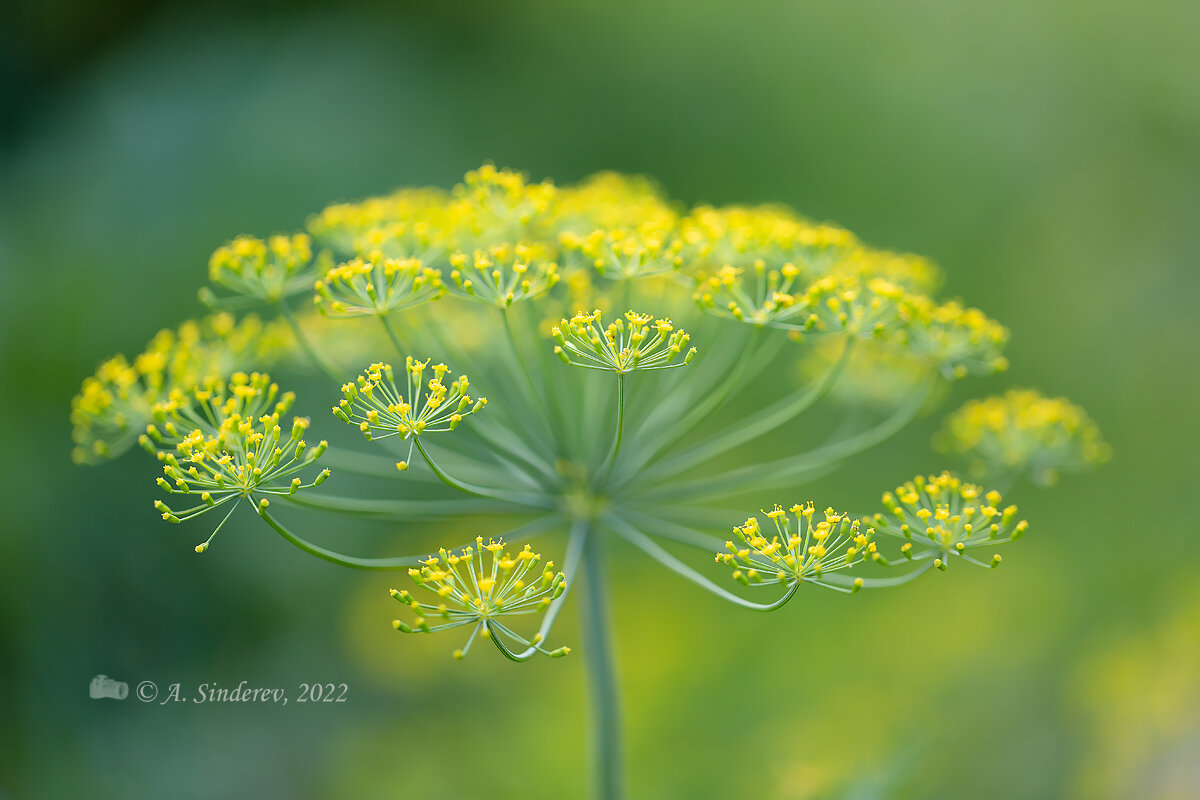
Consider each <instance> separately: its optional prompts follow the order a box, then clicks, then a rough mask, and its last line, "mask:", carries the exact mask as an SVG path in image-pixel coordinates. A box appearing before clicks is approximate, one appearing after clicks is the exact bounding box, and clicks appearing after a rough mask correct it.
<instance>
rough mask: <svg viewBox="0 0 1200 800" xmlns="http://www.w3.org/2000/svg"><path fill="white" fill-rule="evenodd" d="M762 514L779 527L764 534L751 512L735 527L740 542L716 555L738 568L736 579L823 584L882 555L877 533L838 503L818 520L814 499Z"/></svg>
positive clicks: (859, 583)
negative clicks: (834, 574)
mask: <svg viewBox="0 0 1200 800" xmlns="http://www.w3.org/2000/svg"><path fill="white" fill-rule="evenodd" d="M788 512H790V516H789V513H788ZM762 514H763V516H765V517H767V518H768V519H770V520H771V524H772V527H773V528H774V530H771V531H767V532H766V533H764V532H763V529H762V527H761V526H760V525H759V522H758V518H757V517H750V518H749V519H747V520H746V521H745V522H744V523H743V524H741V525H739V526H737V527H735V528H734V529H733V533H734V536H735V537H736V538H737V541H736V542H735V541H733V540H730V541H727V542H725V549H726V550H727V551H728V552H726V553H717V556H716V561H717V563H718V564H724V565H725V566H727V567H732V568H733V579H734V580H736V581H738V582H739V583H742V584H744V585H746V586H756V585H763V586H769V585H773V584H783V585H785V586H791V585H793V584H797V583H802V582H808V583H815V584H818V585H822V584H821V578H822V577H823V576H824V575H827V574H828V573H831V572H836V571H839V570H845V569H849V568H851V567H853V566H855V565H857V564H861V563H862V562H863V561H865V560H867V559H869V558H870V559H875V558H877V557H878V553H877V552H876V548H875V542H873V541H872V538H873V536H874V533H875V532H874V531H873V530H872V529H871V528H869V527H865V526H861V525H860V523H859V522H858V520H851V519H850V517H849V516H848V515H846V514H840V513H838V512H836V511H834V510H833V509H832V508H827V509H825V513H824V517H825V518H824V519H821V520H818V521H816V522H814V521H813V514H814V511H813V504H812V503H811V502H810V503H808V504H806V505H794V506H792V507H791V508H790V509H788V511H786V512H785V511H784V510H783V508H782V507H780V506H778V505H776V506H775V507H774V508H773V509H772V510H771V511H763V512H762ZM793 519H794V520H795V523H796V524H795V526H794V527H793V525H792V520H793ZM864 528H865V529H864ZM768 536H769V537H770V538H767V537H768ZM825 585H827V584H825ZM862 586H863V582H862V581H861V580H857V581H855V582H854V583H853V584H852V587H853V591H857V590H859V589H861V588H862Z"/></svg>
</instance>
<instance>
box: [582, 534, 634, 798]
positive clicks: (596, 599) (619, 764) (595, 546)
mask: <svg viewBox="0 0 1200 800" xmlns="http://www.w3.org/2000/svg"><path fill="white" fill-rule="evenodd" d="M585 535H586V537H587V538H586V539H585V540H584V543H583V548H584V551H583V559H582V561H583V572H584V580H583V596H582V598H581V599H582V602H581V604H580V636H581V638H582V640H583V641H582V644H583V658H584V662H585V663H584V666H585V669H586V671H587V683H588V698H589V702H590V705H591V708H590V712H591V720H592V742H591V748H592V797H593V800H622V798H624V797H625V776H624V772H625V770H624V754H623V752H622V742H621V699H620V694H619V691H618V689H617V674H616V665H615V664H614V663H613V659H614V653H613V639H612V620H611V617H610V611H611V610H610V608H609V602H610V600H609V592H608V568H607V563H606V561H605V558H606V555H607V554H606V548H605V542H604V539H603V538H602V537H603V534H601V532H600V531H599V530H597V528H596V526H595V525H593V526H591V527H590V528H589V529H588V531H587V532H586V534H585Z"/></svg>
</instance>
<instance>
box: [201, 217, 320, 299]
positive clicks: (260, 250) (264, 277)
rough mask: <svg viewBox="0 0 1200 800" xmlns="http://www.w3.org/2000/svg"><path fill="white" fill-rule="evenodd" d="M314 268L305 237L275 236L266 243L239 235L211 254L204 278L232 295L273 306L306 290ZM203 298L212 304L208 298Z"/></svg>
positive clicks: (212, 297)
mask: <svg viewBox="0 0 1200 800" xmlns="http://www.w3.org/2000/svg"><path fill="white" fill-rule="evenodd" d="M314 269H315V264H314V263H313V251H312V240H311V239H310V238H309V237H308V235H307V234H303V233H297V234H295V235H291V236H285V235H276V236H272V237H270V238H268V239H267V240H266V241H263V240H262V239H256V238H255V237H253V236H239V237H237V238H236V239H234V240H233V241H231V242H229V243H228V244H226V245H224V246H222V247H218V248H217V249H216V251H215V252H213V254H212V258H210V259H209V262H208V277H209V280H211V281H212V282H213V283H215V284H217V285H218V286H222V287H224V288H226V289H228V290H230V291H231V292H233V294H234V295H235V296H245V297H252V298H255V299H257V300H260V301H262V302H266V303H276V302H279V301H280V300H282V299H283V298H285V297H287V296H289V295H292V294H295V293H296V292H300V291H303V290H305V289H307V288H309V286H311V285H312V283H311V282H312V274H313V270H314ZM205 298H207V299H208V300H210V301H215V297H214V296H212V295H205ZM216 302H219V301H216Z"/></svg>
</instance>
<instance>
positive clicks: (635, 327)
mask: <svg viewBox="0 0 1200 800" xmlns="http://www.w3.org/2000/svg"><path fill="white" fill-rule="evenodd" d="M550 335H551V336H552V337H553V338H554V341H555V342H556V343H557V344H556V345H555V347H554V353H555V355H557V356H558V357H559V358H560V359H562V361H563V362H564V363H567V364H574V365H575V366H579V367H586V368H588V369H600V370H608V371H612V372H615V373H617V374H618V375H623V374H625V373H628V372H633V371H634V370H657V369H671V368H673V367H682V366H684V365H685V364H689V363H691V361H692V359H693V358H695V356H696V348H694V347H693V348H691V349H689V350H688V351H687V353H686V354H685V353H684V351H683V348H684V347H686V346H687V343H688V341H689V340H690V339H691V337H690V336H688V334H687V333H685V332H684V331H677V330H675V329H674V326H673V325H672V324H671V320H669V319H655V318H654V316H653V315H651V314H639V313H638V312H636V311H626V312H625V315H624V317H623V318H622V317H617V319H616V320H615V321H613V322H610V323H609V324H608V326H607V327H602V324H601V322H600V310H599V309H596V310H595V311H593V312H591V313H590V314H588V313H584V312H580V313H578V314H576V315H575V316H573V317H571V319H570V320H565V319H564V320H562V321H561V322H559V324H558V325H555V326H554V327H553V328H552V329H551V331H550Z"/></svg>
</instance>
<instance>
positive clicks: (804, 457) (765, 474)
mask: <svg viewBox="0 0 1200 800" xmlns="http://www.w3.org/2000/svg"><path fill="white" fill-rule="evenodd" d="M935 381H936V377H935V378H934V379H933V380H930V381H929V382H928V383H927V384H926V385H925V386H924V387H922V388H921V389H919V390H918V391H917V392H916V393H914V394H913V396H912V397H911V398H909V400H908V402H907V403H905V404H904V405H902V406H900V407H899V408H897V409H896V410H895V411H894V412H893V413H892V415H891V416H890V417H888V418H887V419H885V420H883V421H882V422H880V423H879V424H877V425H875V426H874V427H872V428H869V429H867V430H865V431H863V432H861V433H859V434H856V435H854V436H851V437H849V438H846V439H842V440H841V441H837V442H833V443H831V444H827V445H823V446H822V447H818V448H816V449H815V450H810V451H809V452H807V453H801V454H800V455H796V456H789V457H787V458H780V459H776V460H775V461H767V462H764V463H759V464H751V465H750V466H747V467H740V468H738V469H733V470H730V471H728V472H725V473H722V474H719V475H712V476H709V477H706V478H698V479H696V480H692V481H682V482H679V483H663V484H659V485H657V486H652V487H647V489H646V491H644V492H642V493H641V495H640V497H641V499H643V500H650V499H654V500H656V501H658V502H662V501H664V500H666V499H668V498H671V497H696V496H704V497H705V498H706V499H707V500H712V499H714V498H719V497H728V496H730V495H734V494H737V493H738V492H741V491H744V490H745V489H746V488H748V487H749V486H753V485H758V486H759V488H761V487H762V486H768V485H769V486H772V487H775V486H785V485H787V483H789V482H791V481H793V480H795V479H796V478H798V477H799V476H801V475H804V474H806V473H812V472H816V471H819V470H822V469H825V468H828V467H831V466H833V465H835V464H837V463H838V462H840V461H842V460H844V459H846V458H847V457H849V456H852V455H854V454H855V453H859V452H862V451H863V450H866V449H867V448H869V447H873V446H874V445H877V444H879V443H880V442H882V441H884V440H885V439H887V438H888V437H889V436H891V435H893V434H894V433H896V432H897V431H898V430H900V429H901V428H903V427H904V426H905V425H907V424H908V423H909V422H911V421H912V419H913V418H914V417H915V416H916V415H917V414H918V412H920V410H921V408H922V407H923V406H924V405H925V401H926V400H928V399H929V395H930V393H931V392H932V391H933V387H934V385H935Z"/></svg>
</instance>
